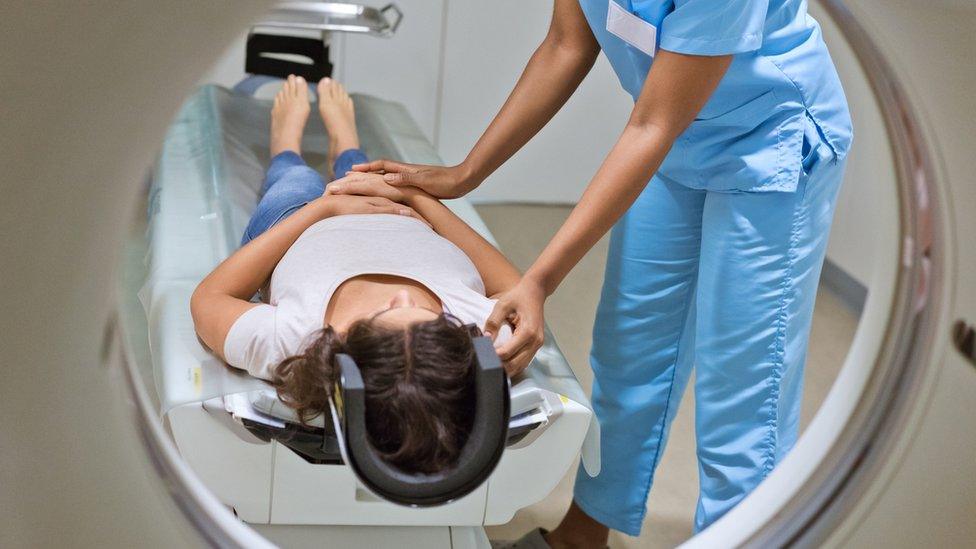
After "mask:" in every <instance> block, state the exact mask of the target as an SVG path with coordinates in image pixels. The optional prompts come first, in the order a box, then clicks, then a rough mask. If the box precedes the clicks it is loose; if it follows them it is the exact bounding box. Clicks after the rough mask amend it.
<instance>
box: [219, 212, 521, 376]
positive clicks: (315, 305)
mask: <svg viewBox="0 0 976 549" xmlns="http://www.w3.org/2000/svg"><path fill="white" fill-rule="evenodd" d="M365 274H381V275H394V276H400V277H403V278H408V279H411V280H414V281H416V282H419V283H421V284H423V285H424V286H425V287H427V289H429V290H430V291H431V292H433V293H434V294H435V295H436V296H437V297H438V298H439V299H440V301H441V303H442V304H443V306H444V311H445V312H447V313H450V314H452V315H454V316H456V317H457V318H458V319H460V320H461V321H462V322H464V323H465V324H468V323H472V324H476V325H477V326H478V327H479V328H483V327H484V324H485V321H486V320H487V319H488V315H489V314H490V313H491V310H492V307H494V304H495V302H494V300H491V299H488V298H487V297H485V285H484V282H483V281H482V280H481V275H480V274H479V273H478V269H477V268H475V266H474V263H472V262H471V259H469V258H468V256H467V255H465V253H464V252H463V251H461V249H460V248H458V247H457V246H455V245H454V244H452V243H451V242H450V241H448V240H447V239H446V238H444V237H442V236H440V235H438V234H437V233H435V232H434V231H433V230H431V229H430V227H428V226H427V225H425V224H424V223H422V222H421V221H419V220H417V219H414V218H412V217H408V216H402V215H387V214H370V215H342V216H336V217H330V218H328V219H324V220H322V221H319V222H317V223H315V224H314V225H312V226H311V227H309V228H308V229H306V230H305V232H304V233H302V235H301V236H300V237H298V240H296V241H295V243H294V244H292V246H291V248H289V249H288V251H287V252H286V253H285V255H284V257H282V258H281V261H280V262H279V263H278V266H277V267H275V270H274V273H273V274H272V275H271V286H270V295H269V299H268V301H269V304H261V305H258V306H257V307H254V308H252V309H250V310H248V311H247V312H245V313H244V314H243V315H241V316H240V318H238V319H237V321H235V322H234V325H233V326H231V329H230V332H228V334H227V339H226V340H225V341H224V357H225V358H226V359H227V362H228V363H230V365H231V366H235V367H237V368H242V369H245V370H247V371H248V372H250V374H251V375H253V376H255V377H259V378H262V379H271V376H272V374H273V373H274V368H275V367H276V366H277V365H278V364H279V363H280V362H281V361H282V360H283V359H285V358H287V357H289V356H293V355H296V354H299V353H300V352H301V351H302V350H303V348H304V346H305V345H307V344H309V343H311V341H312V339H313V337H314V334H315V333H317V332H318V331H319V330H321V329H322V328H323V326H324V322H325V309H326V307H327V306H328V304H329V301H330V300H331V299H332V294H333V293H334V292H335V290H336V288H338V287H339V285H340V284H342V283H343V282H345V281H346V280H349V279H350V278H353V277H356V276H359V275H365ZM510 335H511V331H510V330H508V329H507V327H506V329H503V330H501V333H500V334H499V338H501V339H502V340H504V339H507V337H509V336H510Z"/></svg>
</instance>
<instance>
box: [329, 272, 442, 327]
mask: <svg viewBox="0 0 976 549" xmlns="http://www.w3.org/2000/svg"><path fill="white" fill-rule="evenodd" d="M401 291H406V292H407V293H408V294H409V296H410V298H411V299H412V301H413V302H414V304H415V305H416V307H418V308H422V309H426V310H429V311H437V312H439V311H441V310H443V304H442V303H441V301H440V299H439V298H438V297H437V295H436V294H434V292H432V291H430V289H428V288H427V287H426V286H424V285H423V284H421V283H419V282H417V281H415V280H411V279H409V278H403V277H399V276H391V275H377V274H364V275H359V276H355V277H353V278H350V279H348V280H346V281H345V282H343V283H342V284H340V285H339V287H338V288H336V290H335V292H334V293H333V294H332V298H331V299H330V300H329V304H328V306H327V307H326V309H325V319H324V320H325V325H326V326H332V328H333V329H335V330H336V331H338V332H345V331H346V329H347V328H348V327H349V326H350V325H351V324H352V323H353V322H355V321H357V320H360V319H362V318H369V317H372V316H374V315H376V314H377V313H378V312H380V311H383V310H385V309H388V308H389V307H390V302H391V300H393V299H394V298H395V297H396V296H397V294H398V293H399V292H401ZM422 313H423V312H422V311H421V314H422ZM430 314H431V315H432V314H433V313H430ZM421 319H422V320H429V319H430V318H429V316H428V317H427V318H421Z"/></svg>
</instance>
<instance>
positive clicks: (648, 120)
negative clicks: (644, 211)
mask: <svg viewBox="0 0 976 549" xmlns="http://www.w3.org/2000/svg"><path fill="white" fill-rule="evenodd" d="M731 61H732V58H731V56H716V57H704V56H690V55H683V54H678V53H673V52H668V51H664V50H661V51H659V52H658V54H657V57H656V59H655V60H654V63H653V65H652V67H651V71H650V73H649V74H648V76H647V79H646V80H645V82H644V88H643V89H642V90H641V94H640V97H639V98H638V100H637V103H636V105H635V106H634V111H633V113H632V114H631V116H630V120H629V121H628V122H627V126H626V127H625V128H624V130H623V133H622V134H621V136H620V138H619V139H618V140H617V142H616V144H614V146H613V148H612V149H611V151H610V154H609V155H607V157H606V159H605V160H604V161H603V165H602V166H600V169H599V170H598V171H597V173H596V175H595V176H594V177H593V179H592V180H591V181H590V183H589V185H588V186H587V187H586V190H585V191H584V193H583V196H582V198H580V201H579V203H578V204H577V205H576V207H575V208H573V211H572V213H571V214H570V216H569V218H568V219H567V220H566V222H565V223H564V224H563V226H562V227H560V229H559V231H558V232H557V233H556V235H555V236H554V237H553V239H552V240H551V241H550V242H549V244H548V245H547V246H546V248H545V249H544V250H543V251H542V254H540V255H539V258H538V259H536V261H535V263H533V264H532V266H531V267H529V269H528V270H527V271H526V273H525V276H524V277H523V278H522V281H520V282H519V284H518V286H516V288H514V289H513V290H511V291H509V292H507V293H506V294H503V295H502V296H500V297H499V301H498V303H497V304H496V306H495V310H494V311H493V312H492V315H491V317H489V321H488V325H487V329H488V330H489V331H493V330H495V329H497V326H498V325H500V323H501V322H502V321H504V319H506V318H509V317H512V316H515V317H517V318H519V319H520V323H519V324H518V325H516V329H515V334H514V337H513V338H512V339H511V340H509V341H508V342H507V343H506V344H505V345H503V346H502V347H501V348H499V350H498V351H499V355H500V356H501V357H502V359H503V360H508V359H510V358H511V357H513V356H519V355H528V354H534V352H535V350H536V349H538V345H541V341H542V331H543V320H542V305H543V303H542V301H543V300H544V298H545V296H548V295H550V294H552V292H554V291H555V289H556V287H557V286H559V284H560V282H562V280H563V278H565V276H566V274H567V273H569V271H570V270H571V269H572V268H573V267H574V266H575V265H576V264H577V263H578V262H579V261H580V259H581V258H582V257H583V256H584V255H585V254H586V252H588V251H589V250H590V248H592V247H593V245H594V244H596V242H597V241H598V240H599V239H600V238H601V237H602V236H603V235H604V234H606V232H607V231H609V230H610V227H612V226H613V224H614V223H616V222H617V220H619V219H620V217H621V216H622V215H623V214H624V212H626V211H627V209H628V208H629V207H630V205H631V204H633V203H634V201H635V200H636V199H637V196H638V195H639V194H640V193H641V191H642V190H643V189H644V187H645V186H646V185H647V182H648V181H649V180H650V179H651V176H653V175H654V173H655V172H656V171H657V170H658V168H659V167H660V166H661V163H662V162H663V161H664V157H665V156H666V155H667V154H668V151H669V150H670V149H671V145H672V144H673V143H674V140H675V139H676V138H677V137H678V136H679V135H680V134H681V133H682V132H683V131H684V130H685V128H687V127H688V125H689V124H691V122H692V121H693V120H694V119H695V116H697V114H698V112H699V111H700V110H701V108H702V107H703V106H704V105H705V103H706V102H707V101H708V98H709V97H711V95H712V92H714V91H715V88H716V87H717V86H718V84H719V82H720V81H721V80H722V77H723V76H724V75H725V72H726V70H728V67H729V64H730V63H731ZM533 347H534V348H533Z"/></svg>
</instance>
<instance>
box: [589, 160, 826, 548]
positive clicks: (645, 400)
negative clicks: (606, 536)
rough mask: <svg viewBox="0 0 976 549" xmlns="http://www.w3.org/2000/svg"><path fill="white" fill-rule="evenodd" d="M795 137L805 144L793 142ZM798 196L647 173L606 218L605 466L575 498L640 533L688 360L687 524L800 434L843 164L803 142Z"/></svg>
mask: <svg viewBox="0 0 976 549" xmlns="http://www.w3.org/2000/svg"><path fill="white" fill-rule="evenodd" d="M805 145H806V143H805ZM812 149H813V150H812V151H810V152H809V153H808V154H807V156H806V157H805V158H804V161H803V167H804V170H803V174H802V175H801V177H800V181H799V184H798V188H797V190H796V191H795V192H740V191H732V192H712V191H707V190H701V189H693V188H689V187H686V186H684V185H681V184H680V183H678V182H675V181H670V180H666V179H664V178H662V177H655V178H654V179H652V180H651V182H650V184H648V186H647V188H646V189H645V190H644V192H643V193H642V194H641V195H640V197H639V198H638V199H637V201H636V203H635V204H634V205H633V206H632V207H631V208H630V210H629V211H628V212H627V214H626V215H625V216H624V217H623V218H622V219H621V220H620V222H619V223H617V225H616V226H615V227H614V229H613V232H612V233H611V239H610V253H609V257H608V260H607V269H606V279H605V281H604V285H603V293H602V296H601V299H600V305H599V308H598V310H597V316H596V321H595V326H594V329H593V349H592V353H591V357H590V359H591V364H592V367H593V372H594V376H595V377H594V382H593V406H594V409H595V412H596V414H597V417H598V418H599V421H600V428H601V443H602V450H601V453H602V463H603V468H602V471H601V472H600V474H599V475H598V476H596V477H592V478H591V477H590V476H589V475H587V474H586V472H585V471H584V470H583V469H582V468H581V469H580V470H579V472H578V474H577V480H576V488H575V501H576V503H577V505H579V506H580V507H581V508H582V509H583V511H584V512H586V514H588V515H590V516H591V517H593V518H594V519H596V520H598V521H599V522H601V523H603V524H604V525H606V526H609V527H610V528H613V529H615V530H620V531H622V532H624V533H627V534H630V535H638V534H639V533H640V528H641V523H642V522H643V518H644V514H645V512H646V501H647V494H648V491H649V490H650V487H651V481H652V479H653V477H654V469H655V467H656V466H657V464H658V461H659V460H660V458H661V454H662V452H663V450H664V445H665V443H666V441H667V437H668V429H669V428H670V425H671V420H672V418H674V415H675V412H676V410H677V408H678V402H679V400H680V399H681V395H682V393H683V392H684V388H685V386H686V383H687V382H688V379H689V376H690V375H691V371H692V366H693V365H695V367H696V372H695V404H696V407H695V430H696V433H697V440H698V464H699V480H700V487H701V492H700V496H699V500H698V509H697V512H696V515H695V530H696V531H698V530H701V529H702V528H705V527H706V526H708V525H709V524H711V523H712V522H714V521H715V520H716V519H718V518H719V517H721V516H722V515H723V514H724V513H725V512H727V511H728V510H729V509H730V508H732V507H733V506H734V505H735V504H736V503H738V502H739V501H740V500H741V499H742V498H743V497H745V496H746V495H747V494H748V493H749V492H750V491H752V490H753V489H754V488H755V487H756V485H758V484H759V483H760V482H761V481H762V480H763V479H764V478H765V477H766V476H767V475H768V474H769V472H770V471H771V470H772V469H773V467H774V466H775V465H776V464H777V463H778V462H779V461H780V460H782V459H783V457H784V456H785V454H786V453H787V452H788V451H789V450H790V448H791V447H792V446H793V444H794V442H795V441H796V438H797V431H798V424H799V411H800V400H801V393H802V382H803V364H804V361H805V358H806V349H807V338H808V335H809V332H810V323H811V320H812V317H813V305H814V299H815V297H816V292H817V284H818V279H819V276H820V269H821V265H822V263H823V259H824V251H825V248H826V245H827V236H828V233H829V230H830V223H831V219H832V217H833V212H834V204H835V201H836V197H837V192H838V190H839V188H840V184H841V180H842V178H843V172H844V162H843V161H842V160H837V159H835V158H834V156H833V153H832V152H831V151H830V150H829V148H828V147H827V146H826V145H821V144H819V143H818V145H816V146H814V147H812Z"/></svg>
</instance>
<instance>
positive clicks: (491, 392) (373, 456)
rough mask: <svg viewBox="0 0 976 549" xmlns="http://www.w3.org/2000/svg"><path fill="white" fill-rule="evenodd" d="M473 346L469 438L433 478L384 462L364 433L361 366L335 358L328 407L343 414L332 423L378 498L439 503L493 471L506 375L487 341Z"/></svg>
mask: <svg viewBox="0 0 976 549" xmlns="http://www.w3.org/2000/svg"><path fill="white" fill-rule="evenodd" d="M472 343H473V344H474V349H475V353H476V355H477V369H476V371H475V395H476V399H477V400H476V402H475V415H474V424H473V426H472V429H471V434H470V435H469V436H468V440H467V442H465V444H464V448H462V449H461V454H460V456H459V457H458V461H457V464H456V465H455V466H454V467H452V468H450V469H448V470H445V471H441V472H439V473H436V474H432V475H427V474H422V473H417V474H414V473H407V472H404V471H402V470H400V469H399V468H398V467H396V466H394V465H391V464H389V463H387V462H385V461H383V459H382V458H381V457H380V455H379V453H378V452H377V451H376V449H375V448H374V447H373V445H372V444H371V443H370V441H369V438H368V436H367V434H366V390H365V387H364V386H363V378H362V375H360V372H359V368H358V367H357V366H356V362H355V361H354V360H353V359H352V357H351V356H349V355H345V354H339V355H337V360H338V363H339V369H340V381H339V389H338V390H337V391H334V392H333V399H334V401H335V402H333V403H332V404H333V409H334V410H338V411H339V415H340V416H341V420H338V418H336V419H337V420H338V421H337V422H336V423H337V424H338V426H339V428H340V429H341V431H342V433H341V434H339V436H340V437H341V439H342V441H343V443H344V444H343V446H345V451H346V452H345V454H344V455H343V457H344V458H346V463H347V464H348V465H349V466H350V467H351V468H352V470H353V472H354V473H355V474H356V476H357V477H358V478H359V480H360V481H361V482H362V483H363V484H364V485H365V486H366V487H367V488H368V489H369V490H371V491H372V492H373V493H375V494H376V495H378V496H380V497H382V498H384V499H387V500H389V501H392V502H394V503H400V504H403V505H413V506H431V505H440V504H443V503H447V502H449V501H452V500H455V499H458V498H460V497H463V496H465V495H467V494H468V493H470V492H471V491H473V490H474V489H475V488H477V487H478V486H480V485H481V483H482V482H484V481H485V479H487V478H488V475H490V474H491V472H492V471H493V470H494V469H495V466H496V465H497V464H498V461H499V460H500V459H501V456H502V451H503V450H504V449H505V440H506V437H507V434H508V421H509V396H508V389H509V387H508V377H507V376H506V375H505V370H504V368H502V364H501V360H499V358H498V355H497V354H496V353H495V349H494V346H493V345H492V342H491V340H490V339H488V338H487V337H482V336H479V337H474V338H472ZM336 397H338V398H336ZM333 415H335V412H333Z"/></svg>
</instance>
